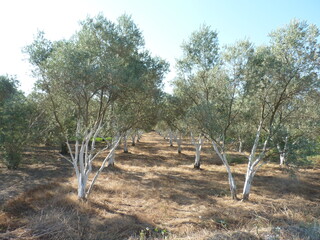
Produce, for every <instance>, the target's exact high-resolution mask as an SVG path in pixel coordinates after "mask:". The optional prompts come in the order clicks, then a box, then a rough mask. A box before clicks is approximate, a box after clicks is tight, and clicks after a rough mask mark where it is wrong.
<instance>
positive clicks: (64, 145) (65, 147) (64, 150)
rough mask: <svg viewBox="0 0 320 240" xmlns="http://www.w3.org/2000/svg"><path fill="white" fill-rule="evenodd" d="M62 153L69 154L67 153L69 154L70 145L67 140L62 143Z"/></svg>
mask: <svg viewBox="0 0 320 240" xmlns="http://www.w3.org/2000/svg"><path fill="white" fill-rule="evenodd" d="M60 153H61V154H62V155H67V154H69V151H68V146H67V143H66V142H62V143H61V151H60Z"/></svg>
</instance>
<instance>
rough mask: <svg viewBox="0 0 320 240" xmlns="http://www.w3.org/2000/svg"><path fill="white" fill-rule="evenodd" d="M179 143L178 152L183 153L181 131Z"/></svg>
mask: <svg viewBox="0 0 320 240" xmlns="http://www.w3.org/2000/svg"><path fill="white" fill-rule="evenodd" d="M177 144H178V153H179V154H180V153H181V144H182V136H181V133H179V137H178V139H177Z"/></svg>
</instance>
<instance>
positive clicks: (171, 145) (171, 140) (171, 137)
mask: <svg viewBox="0 0 320 240" xmlns="http://www.w3.org/2000/svg"><path fill="white" fill-rule="evenodd" d="M169 143H170V147H173V133H172V131H171V130H170V132H169Z"/></svg>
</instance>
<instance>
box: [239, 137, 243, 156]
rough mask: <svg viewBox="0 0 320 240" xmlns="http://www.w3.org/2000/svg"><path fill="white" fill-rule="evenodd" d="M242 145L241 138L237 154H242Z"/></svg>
mask: <svg viewBox="0 0 320 240" xmlns="http://www.w3.org/2000/svg"><path fill="white" fill-rule="evenodd" d="M242 145H243V141H242V139H241V137H239V149H238V152H239V153H242Z"/></svg>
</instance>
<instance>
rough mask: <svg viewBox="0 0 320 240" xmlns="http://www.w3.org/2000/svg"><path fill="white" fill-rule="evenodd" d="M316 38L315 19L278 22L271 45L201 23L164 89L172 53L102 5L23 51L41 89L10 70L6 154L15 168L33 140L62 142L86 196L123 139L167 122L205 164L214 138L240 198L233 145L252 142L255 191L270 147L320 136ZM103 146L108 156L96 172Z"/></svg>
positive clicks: (283, 152) (2, 107) (296, 149)
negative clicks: (153, 49) (234, 37)
mask: <svg viewBox="0 0 320 240" xmlns="http://www.w3.org/2000/svg"><path fill="white" fill-rule="evenodd" d="M318 37H319V30H318V29H317V27H316V26H314V25H308V24H306V23H305V22H299V21H292V22H291V23H290V24H289V25H288V26H286V27H284V28H282V29H279V30H277V31H274V32H272V33H271V34H270V39H271V41H270V44H269V45H267V46H260V47H255V46H254V45H253V44H252V43H250V42H249V41H240V42H237V43H236V44H234V45H232V46H227V47H224V48H222V49H221V48H220V47H219V44H218V35H217V33H216V32H215V31H213V30H211V28H210V27H208V26H202V27H201V28H200V29H199V30H198V31H196V32H194V33H193V34H192V35H191V37H190V39H189V40H188V41H186V42H184V43H183V45H182V50H183V56H182V57H181V59H179V60H177V65H176V67H177V72H178V74H177V77H176V79H175V80H174V82H173V86H174V93H173V94H172V95H169V94H165V93H163V92H162V90H161V89H162V80H163V77H164V75H165V73H166V72H167V71H168V63H167V62H165V61H164V60H162V59H160V58H158V57H153V56H151V54H150V53H149V52H148V51H147V50H146V49H145V47H144V39H143V37H142V34H141V32H140V30H139V29H138V27H137V26H136V25H135V24H134V22H133V21H132V20H131V18H130V17H128V16H126V15H123V16H121V17H120V18H119V19H118V20H117V22H115V23H114V22H111V21H109V20H107V19H106V18H104V17H103V16H102V15H99V16H97V17H95V18H87V19H86V20H84V21H83V22H81V28H80V30H79V31H78V32H76V33H75V34H74V35H73V37H72V38H70V39H69V40H61V41H55V42H51V41H50V40H48V39H46V38H45V35H44V33H43V32H39V33H38V35H37V36H36V38H35V40H34V41H33V43H32V44H30V45H29V46H27V47H26V48H25V49H24V51H25V53H26V54H27V55H28V56H29V61H30V63H31V64H32V66H33V67H34V68H33V74H34V76H35V77H36V78H37V79H38V81H37V83H36V88H35V91H34V92H33V93H32V94H30V95H29V96H28V97H25V96H24V95H23V94H22V93H21V92H19V91H18V90H17V82H16V80H15V79H12V78H10V77H2V78H1V79H0V80H1V82H0V84H1V88H0V89H1V91H0V94H1V96H0V98H1V99H0V100H1V101H0V118H1V126H0V127H1V129H0V130H1V134H0V144H1V152H2V153H3V156H4V157H3V158H4V159H7V161H6V163H7V165H8V167H11V168H16V167H17V166H18V163H19V159H20V157H17V156H14V154H18V155H19V153H20V152H21V151H22V149H23V146H25V145H28V144H30V143H38V142H41V143H50V142H54V143H61V144H62V146H64V147H65V152H68V153H69V154H70V157H67V156H66V155H64V156H63V157H64V158H65V159H67V160H68V161H69V162H70V163H71V164H72V166H73V168H74V171H75V174H76V177H77V180H78V197H79V199H86V198H88V196H89V194H90V192H91V189H92V186H93V184H94V183H95V181H96V179H97V177H98V176H99V174H100V173H101V171H102V170H103V168H104V167H105V166H106V165H107V164H113V162H114V152H115V149H116V148H117V146H118V145H119V143H120V141H121V139H122V140H123V141H124V143H125V144H124V145H125V146H126V140H127V137H128V136H129V133H131V135H132V136H133V138H134V136H135V135H136V133H137V131H138V129H143V130H145V131H148V130H151V129H153V128H154V127H155V126H156V125H157V128H158V129H161V130H165V131H166V132H168V134H169V136H170V139H171V142H172V141H173V140H174V139H175V140H176V141H177V143H178V146H179V149H178V152H181V151H182V150H181V143H182V136H183V135H186V134H188V135H190V136H191V139H192V142H193V144H194V146H195V151H196V154H195V156H196V158H195V168H200V163H201V162H200V152H201V147H202V144H203V141H204V138H207V139H209V140H210V142H211V144H212V148H213V149H214V151H215V152H216V153H217V155H218V156H219V158H220V159H221V161H222V163H223V164H224V166H225V168H226V171H227V175H228V180H229V184H230V191H231V196H232V198H234V199H236V198H237V187H236V186H237V184H236V182H235V179H234V177H233V173H232V171H231V168H230V165H229V161H228V155H227V153H226V152H227V151H228V150H230V149H231V148H234V146H235V144H238V145H239V151H243V150H246V151H248V152H249V154H248V167H247V173H246V179H245V183H244V189H243V199H244V200H247V199H248V198H249V194H250V188H251V184H252V180H253V177H254V175H255V174H256V172H257V171H258V169H259V168H260V167H261V166H262V165H263V164H264V162H265V161H264V159H265V156H266V154H267V153H270V152H271V151H272V150H273V151H275V150H277V151H279V155H280V158H281V159H282V163H285V162H286V161H287V160H286V159H288V158H289V159H290V160H292V159H294V156H298V155H299V154H300V155H301V154H305V153H306V149H307V148H306V146H308V149H309V150H310V151H314V150H315V147H314V146H318V145H319V137H318V135H319V113H320V112H319V111H320V110H319V107H318V105H317V100H320V92H319V68H320V65H319V64H320V58H319V55H320V47H319V43H318ZM12 122H14V123H15V124H10V123H12ZM22 129H27V130H28V131H23V130H22ZM97 137H105V138H106V139H108V144H107V145H106V147H105V148H103V149H97V148H96V139H97ZM17 146H19V147H17ZM17 149H19V151H17ZM106 150H108V151H107V153H108V154H107V155H105V153H106ZM310 151H309V152H308V153H310ZM293 153H295V154H293ZM19 156H20V155H19ZM98 156H103V157H104V158H103V159H104V160H103V162H102V164H101V167H100V168H99V170H98V171H97V172H96V173H95V174H94V175H93V178H91V179H89V178H90V177H91V174H92V165H93V162H94V161H95V160H96V159H97V157H98ZM10 159H11V160H10ZM10 164H11V165H10Z"/></svg>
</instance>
